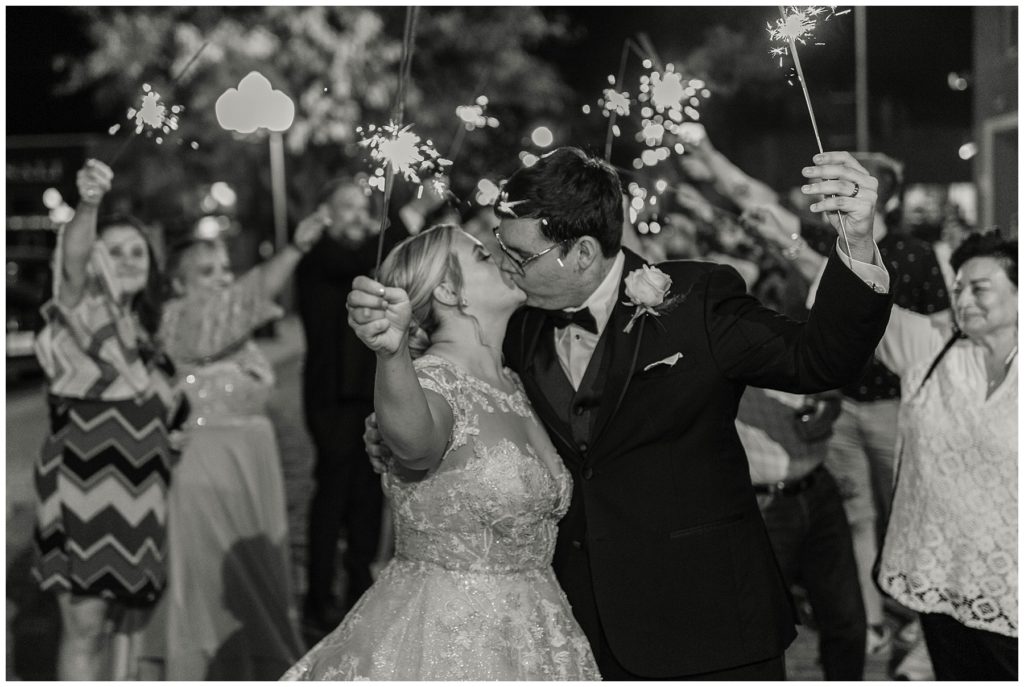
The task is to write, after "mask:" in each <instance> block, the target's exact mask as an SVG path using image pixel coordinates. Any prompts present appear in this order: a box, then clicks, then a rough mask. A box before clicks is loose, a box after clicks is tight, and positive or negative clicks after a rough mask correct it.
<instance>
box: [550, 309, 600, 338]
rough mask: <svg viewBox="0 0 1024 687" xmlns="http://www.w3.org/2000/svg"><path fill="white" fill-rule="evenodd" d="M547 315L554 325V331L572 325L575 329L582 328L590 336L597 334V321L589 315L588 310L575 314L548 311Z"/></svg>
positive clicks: (578, 311)
mask: <svg viewBox="0 0 1024 687" xmlns="http://www.w3.org/2000/svg"><path fill="white" fill-rule="evenodd" d="M547 314H548V317H550V318H551V321H552V322H554V323H555V328H556V329H563V328H564V327H568V326H569V325H570V324H574V325H576V326H577V327H583V328H584V329H586V330H587V331H588V332H590V333H591V334H597V320H595V319H594V316H593V315H591V314H590V308H583V309H582V310H577V311H575V312H566V311H565V310H548V311H547Z"/></svg>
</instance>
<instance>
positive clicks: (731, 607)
mask: <svg viewBox="0 0 1024 687" xmlns="http://www.w3.org/2000/svg"><path fill="white" fill-rule="evenodd" d="M625 254H626V262H625V269H624V270H623V278H625V276H626V275H628V274H629V273H630V272H631V271H632V270H635V269H638V268H640V267H641V265H643V264H644V263H643V260H642V258H640V257H639V256H638V255H636V254H634V253H632V252H630V251H628V250H626V251H625ZM658 267H659V269H661V270H662V271H663V272H665V273H666V274H668V275H669V276H670V277H671V278H672V286H671V291H670V293H669V296H672V295H676V294H685V299H684V300H683V301H682V302H681V303H680V304H679V305H678V306H677V307H676V308H675V309H673V310H672V311H670V312H667V313H664V314H662V315H660V316H659V317H652V316H649V315H648V316H644V317H642V318H640V320H638V321H637V322H636V323H635V325H634V327H633V328H632V331H631V332H630V333H625V332H624V331H623V330H624V328H625V326H626V324H627V322H628V321H629V318H630V316H631V314H632V313H633V307H632V306H628V305H625V304H624V301H626V297H625V281H624V280H623V283H622V284H621V285H620V290H619V298H618V301H617V303H616V305H615V308H614V310H613V312H612V315H611V319H610V320H609V321H608V324H607V326H606V328H605V330H604V332H603V333H602V335H601V339H600V341H599V344H598V348H597V350H596V351H595V353H594V357H593V359H592V360H591V363H590V367H589V368H588V370H587V373H586V376H585V378H584V380H583V383H582V384H581V385H580V388H579V390H578V391H574V390H573V389H572V386H571V385H570V384H569V381H568V380H567V379H566V377H565V375H564V373H563V372H562V371H561V368H560V366H559V364H558V360H557V357H556V355H555V352H554V345H553V343H552V339H553V335H552V332H553V323H552V322H551V320H550V318H548V317H547V316H546V315H545V314H544V312H543V311H541V310H538V309H535V308H523V309H521V310H520V311H518V312H517V313H516V314H515V315H514V316H513V317H512V320H511V321H510V323H509V328H508V334H507V336H506V339H505V355H506V362H507V364H508V365H509V366H510V367H511V368H512V369H514V370H515V371H516V372H518V373H519V375H520V377H521V378H522V381H523V384H524V386H525V388H526V391H527V393H528V395H529V397H530V399H531V401H532V402H533V405H534V408H535V410H536V412H537V414H538V415H539V416H540V418H541V419H542V421H543V422H544V424H545V426H546V427H547V429H548V432H549V434H550V435H551V438H552V440H553V441H554V444H555V447H556V448H557V449H558V451H559V453H560V454H561V456H562V459H563V461H564V462H565V464H566V465H567V466H568V468H569V470H570V471H571V472H572V475H573V482H574V490H573V498H572V505H571V506H570V509H569V512H568V514H567V515H566V516H565V518H564V519H563V520H562V522H561V524H560V526H559V538H558V544H557V548H556V552H555V559H554V566H555V572H556V574H557V575H558V578H559V581H560V582H561V584H562V586H563V588H564V589H565V592H566V594H567V596H568V598H569V601H570V603H571V604H572V607H573V612H574V614H575V615H576V617H577V619H578V620H579V621H580V624H581V625H582V627H583V630H584V631H585V632H586V634H587V636H588V638H589V639H590V641H591V644H592V645H593V646H594V647H595V650H596V649H597V647H598V646H599V642H598V639H599V636H600V634H599V632H600V630H599V627H600V628H601V629H603V631H604V634H605V636H606V638H607V643H608V646H610V647H611V650H612V653H613V654H614V655H615V658H616V659H617V660H618V662H619V663H620V664H621V665H622V666H623V667H625V668H626V669H627V670H628V671H630V672H632V673H635V674H637V675H640V676H646V677H669V676H683V675H691V674H696V673H703V672H708V671H715V670H721V669H724V668H729V667H734V666H740V665H746V664H749V663H753V662H755V661H761V660H765V659H769V658H772V657H777V656H779V655H781V654H782V653H783V652H784V651H785V649H786V647H787V646H788V645H789V643H790V642H791V641H792V639H793V638H794V637H795V635H796V632H795V628H794V620H795V616H794V613H793V610H792V605H791V602H790V598H789V593H788V591H787V589H786V587H785V584H784V583H783V580H782V576H781V574H780V573H779V569H778V566H777V564H776V562H775V557H774V555H773V553H772V549H771V544H770V542H769V540H768V535H767V532H766V530H765V527H764V524H763V521H762V520H761V516H760V513H759V511H758V508H757V502H756V499H755V497H754V492H753V488H752V486H751V482H750V470H749V467H748V465H747V459H746V455H745V454H744V452H743V447H742V445H741V444H740V440H739V437H738V436H737V433H736V428H735V420H736V409H737V406H738V404H739V401H740V396H741V395H742V394H743V390H744V388H745V387H746V386H747V385H754V386H759V387H769V388H774V389H781V390H784V391H791V392H796V393H811V392H816V391H823V390H826V389H834V388H837V387H840V386H843V385H844V384H846V383H848V382H850V381H851V380H853V379H855V378H856V377H857V376H858V374H859V373H860V371H861V370H862V369H863V367H864V365H865V363H866V362H867V361H868V359H870V357H871V355H872V353H873V351H874V349H875V346H876V345H877V344H878V341H879V339H880V338H881V336H882V333H883V331H884V330H885V326H886V324H887V322H888V318H889V310H890V307H891V300H890V298H889V296H888V295H882V294H877V293H875V292H874V291H872V289H871V288H870V287H869V286H867V285H866V284H865V283H864V282H863V281H862V280H861V279H859V278H858V277H857V276H856V275H854V274H853V273H852V272H851V271H850V270H849V269H848V268H847V267H846V266H845V265H842V264H840V263H839V262H838V258H837V257H836V255H835V254H834V253H833V255H832V256H831V257H830V258H829V262H828V265H827V267H826V270H825V274H824V276H823V278H822V280H821V284H820V287H819V290H818V295H817V302H816V304H815V307H814V309H813V310H811V312H810V315H809V317H808V320H807V322H806V323H803V322H797V321H794V320H791V319H788V318H786V317H784V316H782V315H780V314H778V313H776V312H774V311H772V310H769V309H767V308H765V307H764V306H762V305H761V304H760V303H759V302H758V301H757V300H756V299H755V298H753V297H751V296H749V295H748V294H747V292H746V288H745V285H744V283H743V280H742V279H741V278H740V276H739V274H738V273H737V272H736V271H735V270H734V269H732V268H731V267H727V266H723V265H716V264H713V263H704V262H692V261H672V262H666V263H662V264H660V265H658ZM677 353H679V354H682V357H680V358H678V359H677V361H676V362H675V364H674V365H669V364H667V363H663V364H657V365H652V363H655V362H657V361H661V360H665V359H667V358H670V357H671V356H675V354H677ZM599 624H600V625H599ZM599 661H600V657H599Z"/></svg>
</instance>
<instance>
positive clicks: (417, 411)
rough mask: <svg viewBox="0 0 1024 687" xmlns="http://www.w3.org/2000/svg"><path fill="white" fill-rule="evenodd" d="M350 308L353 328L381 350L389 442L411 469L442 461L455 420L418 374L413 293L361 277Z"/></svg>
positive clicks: (383, 424) (382, 412) (380, 402)
mask: <svg viewBox="0 0 1024 687" xmlns="http://www.w3.org/2000/svg"><path fill="white" fill-rule="evenodd" d="M346 307H347V308H348V324H349V326H350V327H352V329H353V331H354V332H355V333H356V336H358V337H359V339H360V341H362V342H363V343H364V344H366V345H367V347H369V348H370V349H371V350H373V351H374V352H375V353H376V354H377V374H376V380H375V382H374V392H373V405H374V409H375V410H376V413H377V424H378V426H379V429H380V433H381V435H382V436H383V438H384V441H385V442H386V443H387V445H388V447H389V448H390V449H391V452H392V453H393V454H394V456H395V459H396V460H398V461H399V462H400V463H401V464H402V465H403V466H405V467H406V468H409V469H411V470H430V469H431V468H433V467H435V466H436V465H437V464H438V463H439V462H440V461H441V458H442V457H443V455H444V451H445V449H446V448H447V445H448V440H449V437H450V436H451V431H452V427H453V425H454V422H455V420H454V416H453V414H452V409H451V407H450V406H449V405H448V402H447V401H445V399H444V397H442V396H441V395H440V394H438V393H435V392H433V391H426V390H424V389H423V387H422V386H421V385H420V382H419V379H418V378H417V376H416V369H415V368H414V367H413V363H412V355H411V353H410V351H409V325H410V322H411V320H412V309H411V306H410V304H409V296H408V294H406V292H405V291H404V290H403V289H399V288H390V287H385V286H384V285H383V284H381V283H379V282H377V281H374V280H373V279H370V278H369V277H357V278H356V279H355V281H353V282H352V291H351V292H349V295H348V299H347V302H346Z"/></svg>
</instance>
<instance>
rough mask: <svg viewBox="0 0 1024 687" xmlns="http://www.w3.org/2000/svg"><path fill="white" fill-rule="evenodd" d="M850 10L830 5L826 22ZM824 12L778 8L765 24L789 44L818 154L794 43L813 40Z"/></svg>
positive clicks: (817, 138) (808, 97)
mask: <svg viewBox="0 0 1024 687" xmlns="http://www.w3.org/2000/svg"><path fill="white" fill-rule="evenodd" d="M847 12H849V10H844V11H842V12H839V13H836V11H835V6H831V11H830V12H829V13H827V14H825V21H828V20H829V19H830V18H831V17H833V16H839V15H840V14H846V13H847ZM823 13H825V8H824V7H803V8H798V7H791V8H790V9H789V12H788V13H787V11H786V8H785V7H784V6H782V5H779V15H780V16H781V19H779V20H778V21H777V22H776V24H775V26H774V27H772V26H771V25H770V24H769V25H768V35H769V36H770V37H771V39H772V40H774V41H785V42H786V43H788V51H789V54H790V55H792V56H793V65H794V66H795V67H796V75H797V79H798V80H799V81H800V88H801V89H802V90H803V94H804V102H806V103H807V114H809V115H810V117H811V127H812V128H813V129H814V140H815V141H816V142H817V144H818V152H819V153H824V152H825V149H824V148H823V147H822V145H821V134H820V133H819V132H818V120H817V118H816V117H815V116H814V107H813V106H812V105H811V94H810V91H809V90H808V88H807V81H806V79H804V69H803V66H802V65H801V64H800V51H799V50H797V47H796V44H797V42H800V43H803V44H806V43H807V41H808V40H810V39H811V38H812V37H813V31H814V29H815V27H816V23H817V17H818V16H819V15H821V14H823ZM786 47H787V46H785V45H784V46H783V47H782V48H774V49H773V50H772V55H779V56H780V63H781V55H782V54H785V52H777V51H779V50H783V51H785V49H786ZM836 214H837V215H838V216H839V229H840V231H841V232H842V235H843V241H844V242H845V243H846V254H847V256H849V258H850V260H851V262H850V268H851V269H853V262H852V260H853V254H852V252H851V251H850V240H849V239H848V238H847V236H846V222H844V221H843V213H842V212H837V213H836Z"/></svg>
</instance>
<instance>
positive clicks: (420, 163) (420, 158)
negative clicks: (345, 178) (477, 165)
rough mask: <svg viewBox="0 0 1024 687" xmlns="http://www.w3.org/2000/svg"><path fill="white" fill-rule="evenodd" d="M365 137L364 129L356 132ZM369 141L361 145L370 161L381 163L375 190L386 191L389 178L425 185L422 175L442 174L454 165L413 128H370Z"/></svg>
mask: <svg viewBox="0 0 1024 687" xmlns="http://www.w3.org/2000/svg"><path fill="white" fill-rule="evenodd" d="M356 132H357V133H360V134H361V133H363V128H362V127H359V128H357V129H356ZM366 133H367V134H369V137H368V138H364V139H363V140H361V141H360V142H359V144H360V145H363V146H366V147H367V148H369V150H370V157H371V158H372V159H373V160H374V161H376V162H377V167H376V169H374V171H373V177H371V179H370V181H369V184H370V186H371V188H376V189H378V190H380V191H384V190H385V181H386V179H387V176H388V174H391V175H394V174H400V175H401V176H402V177H404V178H405V180H406V181H411V182H412V183H414V184H422V180H421V179H420V173H421V172H428V171H438V172H439V171H442V170H443V168H444V167H447V166H448V165H450V164H451V163H452V162H451V160H446V159H445V158H443V157H441V155H440V154H439V153H438V152H437V150H436V149H435V148H434V143H433V141H431V140H429V139H428V140H426V141H423V140H422V139H421V138H420V136H419V134H417V133H415V132H413V131H412V124H406V125H405V126H399V125H398V124H396V123H395V122H391V123H390V124H388V125H387V126H383V127H376V126H374V125H373V124H371V125H370V126H369V127H367V130H366Z"/></svg>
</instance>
